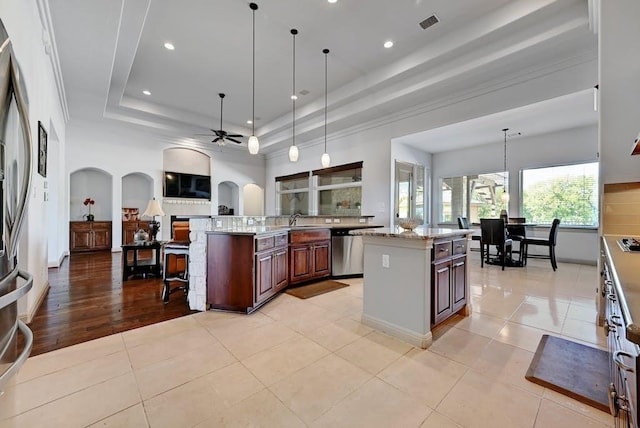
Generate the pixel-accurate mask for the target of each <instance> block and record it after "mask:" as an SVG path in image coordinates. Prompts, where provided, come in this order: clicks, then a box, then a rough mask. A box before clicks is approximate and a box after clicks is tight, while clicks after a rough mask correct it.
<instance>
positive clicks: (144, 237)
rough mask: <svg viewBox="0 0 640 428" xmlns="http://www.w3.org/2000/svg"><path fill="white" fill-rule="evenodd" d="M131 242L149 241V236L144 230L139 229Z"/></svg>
mask: <svg viewBox="0 0 640 428" xmlns="http://www.w3.org/2000/svg"><path fill="white" fill-rule="evenodd" d="M133 240H134V241H135V242H146V241H148V240H149V234H148V233H147V231H146V230H144V229H139V230H138V231H137V232H136V233H135V234H134V235H133Z"/></svg>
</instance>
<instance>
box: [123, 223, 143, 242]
mask: <svg viewBox="0 0 640 428" xmlns="http://www.w3.org/2000/svg"><path fill="white" fill-rule="evenodd" d="M140 229H144V230H146V231H147V232H149V222H148V221H137V220H136V221H123V222H122V245H127V244H133V243H134V239H133V237H134V235H135V234H136V232H137V231H138V230H140Z"/></svg>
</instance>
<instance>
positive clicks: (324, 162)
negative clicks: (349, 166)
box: [320, 49, 331, 168]
mask: <svg viewBox="0 0 640 428" xmlns="http://www.w3.org/2000/svg"><path fill="white" fill-rule="evenodd" d="M322 53H323V54H324V153H322V157H321V158H320V163H321V164H322V167H323V168H328V167H329V165H331V157H329V153H327V57H328V56H329V49H323V50H322Z"/></svg>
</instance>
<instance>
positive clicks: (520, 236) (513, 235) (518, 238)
mask: <svg viewBox="0 0 640 428" xmlns="http://www.w3.org/2000/svg"><path fill="white" fill-rule="evenodd" d="M526 222H527V219H526V217H509V223H507V238H509V239H511V240H512V241H513V242H517V243H518V250H517V251H516V250H513V252H514V253H517V254H518V259H519V262H520V263H522V258H523V253H524V251H523V250H524V248H523V245H522V241H524V239H525V238H526V237H527V230H526V229H525V226H524V224H525V223H526Z"/></svg>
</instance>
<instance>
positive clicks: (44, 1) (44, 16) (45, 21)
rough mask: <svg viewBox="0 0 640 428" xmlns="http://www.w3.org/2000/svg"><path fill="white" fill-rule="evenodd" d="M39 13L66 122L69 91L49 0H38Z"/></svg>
mask: <svg viewBox="0 0 640 428" xmlns="http://www.w3.org/2000/svg"><path fill="white" fill-rule="evenodd" d="M37 5H38V15H39V16H40V22H41V24H42V28H43V34H42V43H43V45H44V50H45V53H46V54H47V56H48V57H49V62H50V64H51V70H52V71H53V78H54V80H55V82H56V90H57V93H58V101H59V102H60V107H61V108H62V114H63V116H64V120H65V122H68V121H69V106H68V104H67V93H66V91H65V89H64V80H63V79H62V68H61V67H60V58H59V56H58V46H57V44H56V37H55V33H54V31H53V23H52V21H51V11H50V9H49V0H37Z"/></svg>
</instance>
